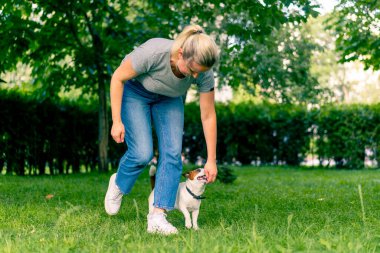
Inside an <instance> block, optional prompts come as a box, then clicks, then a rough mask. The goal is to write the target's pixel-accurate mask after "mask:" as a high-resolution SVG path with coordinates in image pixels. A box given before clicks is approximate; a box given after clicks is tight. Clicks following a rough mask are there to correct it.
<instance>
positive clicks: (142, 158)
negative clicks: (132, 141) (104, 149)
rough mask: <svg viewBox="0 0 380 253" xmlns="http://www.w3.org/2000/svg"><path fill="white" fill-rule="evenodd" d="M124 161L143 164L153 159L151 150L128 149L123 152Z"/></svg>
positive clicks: (137, 164)
mask: <svg viewBox="0 0 380 253" xmlns="http://www.w3.org/2000/svg"><path fill="white" fill-rule="evenodd" d="M125 157H126V159H125V162H127V163H133V164H135V166H139V167H140V166H145V165H147V164H148V163H149V162H150V161H151V160H152V159H153V150H145V151H144V150H128V151H127V152H126V154H125Z"/></svg>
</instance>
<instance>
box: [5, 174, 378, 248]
mask: <svg viewBox="0 0 380 253" xmlns="http://www.w3.org/2000/svg"><path fill="white" fill-rule="evenodd" d="M235 172H236V174H237V175H238V179H237V180H236V181H235V182H234V184H232V185H223V184H220V183H215V184H212V185H209V186H208V187H207V188H206V192H205V196H206V197H207V198H206V199H205V200H203V202H202V205H201V211H200V215H199V220H198V223H199V226H200V227H201V230H200V231H192V230H187V229H185V226H184V218H183V216H182V214H181V213H180V212H178V211H173V212H170V213H169V215H168V219H169V220H170V221H171V222H172V223H173V224H174V225H175V226H177V227H178V228H179V230H180V234H179V235H176V236H169V237H164V236H159V235H149V234H147V233H146V214H147V210H148V206H147V198H148V195H149V192H150V190H149V179H148V174H147V172H145V173H144V174H143V175H141V176H140V178H139V180H138V181H137V183H136V185H135V188H134V189H133V191H132V193H131V194H130V195H129V196H126V197H124V200H123V204H122V207H121V211H120V213H119V214H118V215H116V216H113V217H109V216H107V215H106V213H105V211H104V209H103V198H104V194H105V191H106V189H107V185H108V179H109V176H110V174H107V175H105V174H80V175H66V176H54V177H51V176H43V177H15V176H0V252H12V253H13V252H207V253H211V252H223V253H224V252H380V246H379V245H380V194H379V193H380V175H379V171H368V170H367V171H331V170H306V169H294V168H247V167H246V168H236V170H235ZM359 185H360V187H361V192H362V203H363V204H361V198H360V195H359ZM48 194H53V195H54V197H53V198H52V199H50V200H47V199H46V198H45V196H46V195H48ZM363 208H364V209H363ZM363 211H364V212H363Z"/></svg>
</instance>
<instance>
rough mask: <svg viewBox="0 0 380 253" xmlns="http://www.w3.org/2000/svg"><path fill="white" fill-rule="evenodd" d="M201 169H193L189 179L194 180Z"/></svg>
mask: <svg viewBox="0 0 380 253" xmlns="http://www.w3.org/2000/svg"><path fill="white" fill-rule="evenodd" d="M199 172H200V171H199V170H198V169H196V170H192V171H190V172H189V179H190V180H194V178H195V177H196V176H197V175H198V174H199Z"/></svg>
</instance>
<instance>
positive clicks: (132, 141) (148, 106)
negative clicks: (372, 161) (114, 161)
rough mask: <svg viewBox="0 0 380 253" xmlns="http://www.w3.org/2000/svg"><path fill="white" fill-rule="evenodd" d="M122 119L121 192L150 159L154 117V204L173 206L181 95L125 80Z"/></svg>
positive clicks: (178, 162) (118, 179)
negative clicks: (123, 144)
mask: <svg viewBox="0 0 380 253" xmlns="http://www.w3.org/2000/svg"><path fill="white" fill-rule="evenodd" d="M121 119H122V121H123V124H124V127H125V143H126V144H127V146H128V150H127V152H126V153H125V154H124V156H123V157H122V158H121V160H120V163H119V168H118V171H117V175H116V184H117V186H118V187H119V188H120V190H121V192H122V193H124V194H128V193H129V192H130V191H131V189H132V187H133V185H134V184H135V182H136V179H137V177H138V175H139V174H140V173H141V172H142V171H143V169H144V167H145V166H146V165H147V164H148V163H149V162H150V161H151V160H152V158H153V139H152V120H153V125H154V128H155V130H156V133H157V138H158V151H159V159H158V166H157V173H156V185H155V190H154V206H155V207H159V208H163V209H166V210H172V209H173V208H174V204H175V200H176V195H177V190H178V184H179V182H180V177H181V172H182V160H181V152H182V136H183V121H184V105H183V101H182V97H175V98H172V97H166V96H163V95H159V94H156V93H152V92H150V91H148V90H146V89H145V88H144V87H143V86H142V84H141V83H139V82H138V81H133V80H130V81H127V82H126V83H125V84H124V92H123V100H122V106H121Z"/></svg>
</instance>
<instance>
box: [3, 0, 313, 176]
mask: <svg viewBox="0 0 380 253" xmlns="http://www.w3.org/2000/svg"><path fill="white" fill-rule="evenodd" d="M312 2H313V1H311V0H281V1H274V0H264V1H247V0H238V1H236V0H226V1H219V0H205V1H195V0H190V1H174V0H156V1H153V0H145V1H144V0H143V1H130V2H129V1H126V0H115V1H111V0H67V1H56V0H44V1H42V0H37V1H20V0H7V1H4V2H3V3H2V5H1V7H0V28H1V29H0V36H1V38H2V40H1V41H0V53H1V55H2V58H1V59H0V74H3V73H4V72H6V71H9V70H14V69H15V68H16V66H17V64H18V63H19V62H22V63H24V64H27V65H28V66H29V67H30V68H31V69H32V76H33V78H34V84H39V85H40V86H41V90H42V92H41V94H43V96H42V98H43V99H55V98H57V94H58V91H59V90H60V89H61V87H65V88H66V89H70V88H72V87H74V88H77V87H79V88H81V89H82V90H83V92H85V93H92V94H95V95H96V96H98V98H99V126H98V127H99V169H100V170H102V171H104V170H107V169H108V166H107V146H108V136H109V133H108V132H109V126H108V117H107V115H108V113H107V92H108V85H107V84H108V82H109V79H110V76H111V74H112V72H113V70H114V69H115V68H116V67H117V66H118V65H119V63H120V61H121V59H122V58H123V57H124V55H125V54H126V53H128V52H130V51H131V50H132V49H133V46H135V45H137V44H141V43H142V42H144V41H145V40H147V39H148V38H151V37H169V38H173V37H174V36H175V35H176V34H177V33H178V31H180V30H181V29H182V28H183V27H184V25H187V24H189V23H198V24H200V25H202V26H204V27H205V28H206V30H207V31H208V32H211V33H212V34H213V36H215V37H216V39H217V41H218V42H219V44H220V45H221V51H222V56H221V61H220V67H219V71H218V73H219V77H220V79H221V80H223V81H225V84H228V85H231V86H238V85H243V86H244V85H245V84H248V85H246V86H245V87H249V84H251V83H253V84H254V85H256V84H258V85H260V86H262V87H263V88H264V89H267V88H268V87H266V86H265V85H266V84H268V85H269V84H271V85H272V86H271V88H272V90H276V92H275V93H273V92H266V93H265V94H267V96H273V95H274V94H282V93H284V94H286V93H287V92H288V90H289V87H291V86H290V85H289V84H288V83H286V82H283V81H278V82H266V80H267V79H268V78H269V77H270V78H277V79H281V78H282V77H283V76H282V75H277V74H271V76H268V75H266V72H267V70H268V66H267V65H266V64H267V62H265V61H264V63H262V62H258V61H261V60H262V58H260V56H261V55H262V51H260V50H261V49H262V47H263V45H265V44H266V43H270V42H271V38H272V36H273V33H272V32H273V31H275V30H279V28H280V27H281V26H282V25H283V24H286V23H294V22H301V21H305V20H306V19H307V17H308V16H309V15H311V14H313V15H315V14H316V12H315V11H314V9H315V8H316V7H318V6H316V5H313V4H312ZM270 47H271V49H275V48H276V45H275V44H273V43H272V44H271V45H270ZM264 53H265V52H264ZM272 53H274V51H271V52H269V51H268V54H267V55H266V56H269V55H270V54H272ZM252 63H253V64H252ZM268 64H269V63H268ZM275 67H277V66H275ZM278 70H279V71H281V72H283V71H282V70H280V69H278ZM305 70H306V72H305ZM272 71H273V72H276V69H272ZM301 72H302V75H303V76H304V77H306V76H305V75H304V74H306V75H307V74H308V72H307V69H306V68H304V69H303V70H302V71H301ZM301 72H300V73H301ZM304 77H303V78H301V79H299V80H295V79H294V80H293V81H297V82H302V81H303V80H306V79H304ZM296 87H298V86H296ZM307 87H309V88H310V86H307ZM267 90H268V89H267ZM288 94H290V93H289V92H288ZM288 96H289V95H286V97H288ZM284 97H285V96H284Z"/></svg>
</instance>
